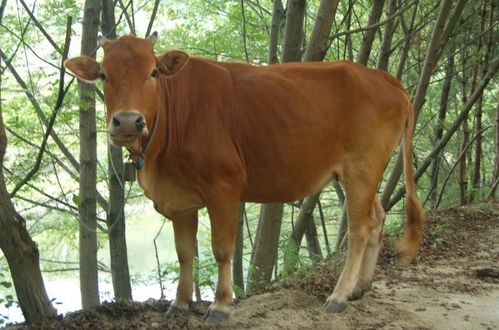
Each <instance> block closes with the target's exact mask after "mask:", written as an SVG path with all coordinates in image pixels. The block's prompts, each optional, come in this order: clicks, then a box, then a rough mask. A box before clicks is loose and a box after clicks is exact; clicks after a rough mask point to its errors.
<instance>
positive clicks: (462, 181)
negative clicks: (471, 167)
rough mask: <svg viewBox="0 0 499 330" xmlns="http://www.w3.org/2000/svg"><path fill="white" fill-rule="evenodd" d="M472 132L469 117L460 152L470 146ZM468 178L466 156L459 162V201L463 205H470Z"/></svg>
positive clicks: (464, 128) (463, 131)
mask: <svg viewBox="0 0 499 330" xmlns="http://www.w3.org/2000/svg"><path fill="white" fill-rule="evenodd" d="M469 137H470V131H469V128H468V117H466V119H464V122H463V126H462V129H461V146H460V148H459V151H460V152H463V151H465V150H464V148H465V147H466V146H467V145H468V141H469ZM467 193H468V176H467V175H466V156H464V157H462V158H461V160H460V161H459V201H460V204H461V205H466V204H468V197H467Z"/></svg>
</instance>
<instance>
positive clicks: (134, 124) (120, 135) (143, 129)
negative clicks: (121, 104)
mask: <svg viewBox="0 0 499 330" xmlns="http://www.w3.org/2000/svg"><path fill="white" fill-rule="evenodd" d="M107 131H108V133H109V137H110V138H111V142H112V143H113V144H115V145H117V146H121V147H128V146H130V145H132V144H133V143H134V142H135V141H136V140H137V139H138V138H139V137H140V136H147V135H148V133H149V132H148V131H147V126H146V120H145V118H144V116H143V115H142V114H141V113H140V112H138V111H119V112H116V113H115V114H114V115H113V116H112V117H111V120H110V122H109V123H108V125H107Z"/></svg>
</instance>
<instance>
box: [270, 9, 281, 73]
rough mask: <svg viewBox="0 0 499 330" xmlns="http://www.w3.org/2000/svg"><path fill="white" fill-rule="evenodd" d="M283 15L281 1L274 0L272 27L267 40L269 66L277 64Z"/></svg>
mask: <svg viewBox="0 0 499 330" xmlns="http://www.w3.org/2000/svg"><path fill="white" fill-rule="evenodd" d="M283 13H284V8H283V6H282V1H281V0H274V1H273V5H272V25H271V27H270V39H269V57H268V61H269V64H273V63H277V62H279V57H278V56H277V45H278V43H279V31H280V30H281V18H282V15H283Z"/></svg>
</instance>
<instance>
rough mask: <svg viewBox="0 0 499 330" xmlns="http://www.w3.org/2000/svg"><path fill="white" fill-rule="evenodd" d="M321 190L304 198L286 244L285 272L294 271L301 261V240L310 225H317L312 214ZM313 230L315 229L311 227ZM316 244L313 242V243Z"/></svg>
mask: <svg viewBox="0 0 499 330" xmlns="http://www.w3.org/2000/svg"><path fill="white" fill-rule="evenodd" d="M320 194H321V192H320V191H319V192H317V193H315V194H313V195H310V196H308V197H307V198H305V199H304V200H303V203H302V204H301V207H300V212H299V214H298V218H297V219H296V221H295V223H294V226H293V228H294V230H293V232H292V233H291V236H290V237H289V239H288V244H287V246H286V251H285V254H284V268H285V269H284V272H285V273H290V272H292V271H293V270H294V269H295V268H296V266H297V264H298V261H299V255H300V246H301V241H302V239H303V235H305V232H306V231H307V228H308V227H310V226H314V227H315V223H314V222H313V221H311V220H313V217H312V214H313V212H314V208H315V206H316V205H317V202H318V201H319V196H320ZM310 230H311V232H313V229H310ZM313 244H315V243H314V242H312V245H313Z"/></svg>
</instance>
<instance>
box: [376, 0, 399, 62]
mask: <svg viewBox="0 0 499 330" xmlns="http://www.w3.org/2000/svg"><path fill="white" fill-rule="evenodd" d="M396 11H397V0H390V4H389V6H388V11H387V13H386V16H387V17H390V16H392V15H393V14H394V13H395V12H396ZM395 26H396V20H394V19H391V20H389V21H388V22H386V25H385V31H384V33H383V41H382V42H381V48H380V50H379V56H378V64H377V66H376V67H377V68H378V69H380V70H385V71H387V70H388V61H389V59H390V55H391V51H390V49H391V47H392V37H393V32H394V31H395Z"/></svg>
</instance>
